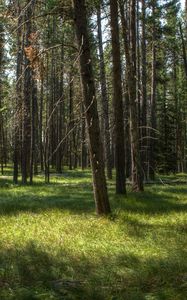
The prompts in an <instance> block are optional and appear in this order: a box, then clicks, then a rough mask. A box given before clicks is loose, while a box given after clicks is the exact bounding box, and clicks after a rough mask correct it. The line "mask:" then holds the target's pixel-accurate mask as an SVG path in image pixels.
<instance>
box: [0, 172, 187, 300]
mask: <svg viewBox="0 0 187 300" xmlns="http://www.w3.org/2000/svg"><path fill="white" fill-rule="evenodd" d="M10 174H11V172H10V170H7V171H6V173H5V175H6V176H4V177H2V176H1V177H0V299H1V300H9V299H11V300H12V299H14V300H22V299H24V300H28V299H42V300H44V299H45V300H48V299H65V300H70V299H85V300H91V299H96V300H105V299H106V300H112V299H113V300H122V299H123V300H124V299H125V300H126V299H127V300H143V299H145V300H162V299H163V300H165V299H166V300H179V299H181V300H185V299H187V296H186V295H187V185H186V186H185V185H174V186H172V185H151V186H148V187H146V190H145V192H144V193H142V194H134V193H130V192H129V193H128V197H119V196H116V195H115V192H114V185H110V188H109V192H110V200H111V204H112V209H113V214H112V216H110V217H109V218H98V217H97V216H96V215H95V211H94V200H93V194H92V186H91V175H90V172H89V171H87V172H84V173H82V172H80V171H76V172H75V171H71V172H68V171H66V172H64V174H62V176H55V175H53V177H52V181H51V184H49V185H46V184H44V183H43V181H44V180H43V177H42V176H38V177H37V179H35V182H36V183H35V184H34V186H32V187H31V186H25V187H23V186H19V185H17V186H14V185H12V183H11V177H10Z"/></svg>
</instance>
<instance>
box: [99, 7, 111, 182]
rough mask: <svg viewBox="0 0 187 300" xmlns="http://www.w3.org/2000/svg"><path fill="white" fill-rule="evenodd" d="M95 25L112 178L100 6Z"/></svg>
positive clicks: (108, 166)
mask: <svg viewBox="0 0 187 300" xmlns="http://www.w3.org/2000/svg"><path fill="white" fill-rule="evenodd" d="M97 26H98V40H99V56H100V57H99V62H100V81H101V94H102V95H101V103H102V116H103V119H104V136H105V138H104V146H105V154H106V169H107V177H108V179H112V161H111V147H110V126H109V114H108V95H107V85H106V75H105V62H104V53H103V40H102V28H101V8H100V7H99V8H98V10H97Z"/></svg>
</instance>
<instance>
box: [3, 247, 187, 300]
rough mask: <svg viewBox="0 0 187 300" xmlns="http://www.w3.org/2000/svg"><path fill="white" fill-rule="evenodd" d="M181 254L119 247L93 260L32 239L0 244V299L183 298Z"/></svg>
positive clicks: (185, 272)
mask: <svg viewBox="0 0 187 300" xmlns="http://www.w3.org/2000/svg"><path fill="white" fill-rule="evenodd" d="M185 257H186V254H185V256H184V253H183V252H182V251H178V252H177V253H175V255H174V253H172V252H171V253H170V254H169V256H167V257H166V258H164V259H163V258H151V257H147V258H144V259H142V258H141V257H138V256H135V255H133V254H130V253H125V252H121V253H118V254H116V255H115V256H112V255H107V254H106V256H99V255H98V259H97V261H94V259H93V257H92V256H91V255H90V256H89V253H86V254H84V255H83V254H82V255H80V254H78V255H72V254H71V253H69V252H68V251H67V250H66V249H64V248H62V249H61V250H59V252H58V253H56V254H51V253H50V252H49V253H48V252H46V251H44V250H43V249H42V248H41V246H40V247H39V246H37V245H36V244H35V243H34V242H32V241H31V242H29V243H28V244H27V245H26V246H25V248H17V249H15V248H9V249H8V250H7V249H1V251H0V270H1V272H0V287H1V289H0V299H1V300H9V299H12V300H28V299H30V300H32V299H45V300H47V299H65V300H70V299H71V300H72V299H77V300H78V299H85V300H88V299H90V300H92V299H93V300H94V299H95V300H96V299H97V300H105V299H106V300H108V299H117V300H122V299H128V300H141V299H142V300H146V299H159V300H162V299H163V300H166V299H181V300H183V299H185V298H184V297H185V296H184V295H185V292H186V285H185V284H186V279H187V259H186V260H185ZM176 258H177V259H176ZM186 258H187V257H186ZM151 296H152V298H151ZM180 296H181V298H180ZM182 297H183V298H182Z"/></svg>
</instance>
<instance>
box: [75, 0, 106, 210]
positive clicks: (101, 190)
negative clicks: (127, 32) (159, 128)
mask: <svg viewBox="0 0 187 300" xmlns="http://www.w3.org/2000/svg"><path fill="white" fill-rule="evenodd" d="M73 8H74V25H75V29H76V37H77V43H78V46H79V51H80V53H79V63H80V72H81V82H82V89H83V102H84V108H85V116H86V122H87V129H88V137H89V151H90V160H91V165H92V175H93V188H94V196H95V204H96V211H97V213H98V214H99V215H102V214H108V213H110V204H109V199H108V193H107V185H106V178H105V173H104V161H103V146H102V142H101V135H100V128H99V117H98V111H97V102H96V93H95V83H94V76H93V69H92V58H91V52H90V42H89V32H88V24H87V11H86V6H85V0H73Z"/></svg>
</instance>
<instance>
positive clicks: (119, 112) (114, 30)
mask: <svg viewBox="0 0 187 300" xmlns="http://www.w3.org/2000/svg"><path fill="white" fill-rule="evenodd" d="M110 15H111V37H112V63H113V106H114V123H115V124H114V126H115V167H116V193H117V194H125V193H126V186H125V144H124V138H125V136H124V120H123V97H122V82H121V61H120V60H121V59H120V43H119V25H118V3H117V1H116V0H110Z"/></svg>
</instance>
